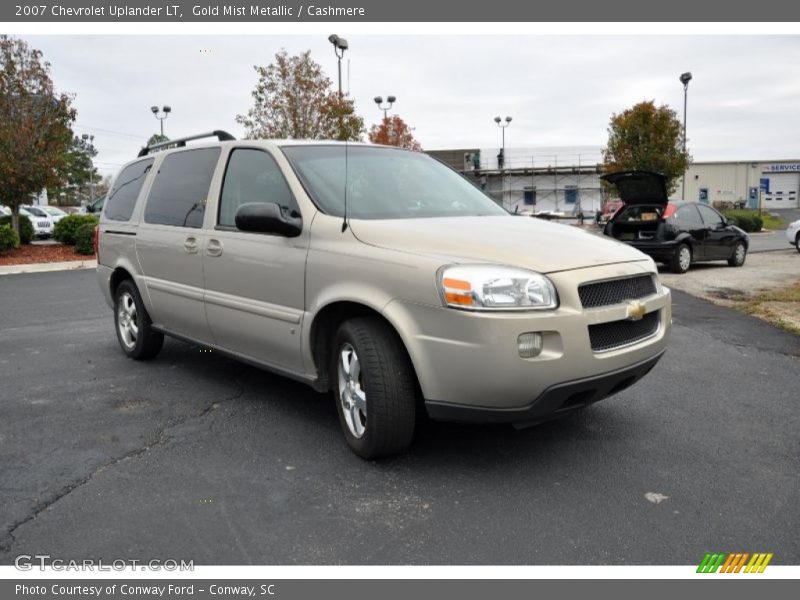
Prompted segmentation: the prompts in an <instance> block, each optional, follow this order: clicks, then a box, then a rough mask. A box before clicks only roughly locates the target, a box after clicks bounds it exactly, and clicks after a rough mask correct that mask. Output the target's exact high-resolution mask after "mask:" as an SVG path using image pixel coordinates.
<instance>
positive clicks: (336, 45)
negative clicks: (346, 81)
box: [328, 33, 349, 98]
mask: <svg viewBox="0 0 800 600" xmlns="http://www.w3.org/2000/svg"><path fill="white" fill-rule="evenodd" d="M328 41H329V42H330V43H331V44H333V51H334V53H335V54H336V59H337V60H338V62H339V97H340V98H341V97H342V57H344V51H345V50H347V49H348V48H349V46H348V45H347V40H346V39H344V38H341V37H339V36H338V35H336V34H335V33H332V34H331V35H329V36H328Z"/></svg>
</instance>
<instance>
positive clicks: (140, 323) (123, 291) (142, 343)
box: [114, 279, 164, 360]
mask: <svg viewBox="0 0 800 600" xmlns="http://www.w3.org/2000/svg"><path fill="white" fill-rule="evenodd" d="M131 304H132V307H133V311H134V312H131ZM126 315H127V316H128V319H129V322H133V324H134V325H135V327H136V329H137V330H138V331H137V332H136V335H135V337H133V336H131V334H130V330H129V329H128V328H126V327H125V324H124V321H123V326H120V321H121V320H123V319H125V318H126ZM152 325H153V322H152V321H151V320H150V315H148V314H147V309H145V307H144V302H142V296H141V294H139V290H138V288H137V287H136V284H135V283H133V281H131V280H130V279H126V280H125V281H123V282H122V283H120V284H119V287H117V291H116V293H115V294H114V330H115V331H116V332H117V341H119V346H120V348H122V351H123V352H124V353H125V354H126V355H127V356H128V357H130V358H133V359H134V360H147V359H149V358H153V357H155V356H156V355H157V354H158V353H159V352H160V351H161V347H162V346H163V345H164V334H162V333H159V332H157V331H154V330H153V327H152ZM126 331H128V333H124V332H126Z"/></svg>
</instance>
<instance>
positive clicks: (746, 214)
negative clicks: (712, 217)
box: [723, 210, 764, 232]
mask: <svg viewBox="0 0 800 600" xmlns="http://www.w3.org/2000/svg"><path fill="white" fill-rule="evenodd" d="M723 214H724V215H725V216H726V217H727V218H729V219H736V225H737V226H739V227H740V228H741V229H744V230H745V231H747V232H753V231H761V228H762V227H763V226H764V220H763V219H762V218H761V217H759V216H758V213H757V212H756V211H754V210H726V211H725V212H724V213H723Z"/></svg>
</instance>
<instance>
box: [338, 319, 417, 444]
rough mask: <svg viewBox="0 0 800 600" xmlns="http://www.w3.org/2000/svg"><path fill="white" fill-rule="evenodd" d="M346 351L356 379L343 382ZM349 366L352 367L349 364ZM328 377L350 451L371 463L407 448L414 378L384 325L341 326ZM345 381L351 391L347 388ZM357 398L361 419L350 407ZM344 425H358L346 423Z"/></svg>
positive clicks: (394, 335)
mask: <svg viewBox="0 0 800 600" xmlns="http://www.w3.org/2000/svg"><path fill="white" fill-rule="evenodd" d="M351 350H352V353H354V354H355V357H356V362H357V363H358V371H359V375H358V376H357V377H356V378H355V379H353V378H351V379H349V380H348V377H349V376H348V374H347V373H346V372H345V369H344V365H345V364H347V362H346V361H345V359H344V358H343V357H344V356H347V357H349V360H351V361H352V353H350V351H351ZM348 353H350V354H348ZM340 364H342V367H341V369H342V370H340ZM349 365H350V367H353V363H352V362H350V363H349ZM353 370H355V369H353ZM330 373H331V380H332V382H333V396H334V399H335V401H336V410H337V412H338V414H339V423H340V424H341V426H342V432H343V433H344V437H345V439H346V440H347V444H348V445H349V446H350V448H351V449H352V450H353V452H355V453H356V454H357V455H358V456H360V457H362V458H366V459H376V458H381V457H384V456H390V455H393V454H399V453H402V452H404V451H405V450H406V449H407V448H408V447H409V446H410V445H411V441H412V440H413V438H414V424H415V412H416V406H415V400H416V398H415V396H416V394H415V389H416V388H415V381H416V376H415V374H414V368H413V366H412V365H411V360H410V359H409V357H408V354H407V353H406V349H405V347H404V346H403V343H402V341H401V340H400V338H399V337H398V335H397V333H396V332H395V331H394V330H393V329H392V328H391V327H390V326H389V325H388V324H387V323H385V322H384V321H382V320H381V319H379V318H377V317H359V318H355V319H350V320H348V321H345V322H344V323H342V324H341V326H340V327H339V330H338V331H337V332H336V336H335V337H334V343H333V351H332V356H331V371H330ZM348 381H349V382H350V384H351V385H352V387H348ZM358 394H360V396H359V397H360V398H361V399H362V400H361V402H362V404H363V406H364V412H363V414H362V413H361V412H360V409H359V408H357V407H356V406H355V405H356V404H357V402H356V400H355V398H354V397H355V396H356V395H358ZM343 395H344V396H345V401H343V400H342V397H343ZM346 405H349V406H350V407H351V408H350V409H347V408H346ZM346 412H347V415H349V417H348V416H347V415H346ZM348 420H350V422H351V423H353V421H354V420H357V422H356V423H355V424H348ZM359 426H360V427H361V428H362V429H361V432H360V435H358V433H359V432H358V428H359Z"/></svg>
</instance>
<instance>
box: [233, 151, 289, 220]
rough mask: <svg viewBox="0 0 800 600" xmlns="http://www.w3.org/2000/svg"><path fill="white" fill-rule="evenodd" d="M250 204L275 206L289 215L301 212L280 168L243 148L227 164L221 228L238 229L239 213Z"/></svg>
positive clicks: (267, 159)
mask: <svg viewBox="0 0 800 600" xmlns="http://www.w3.org/2000/svg"><path fill="white" fill-rule="evenodd" d="M247 202H274V203H275V204H277V205H278V206H280V207H281V208H282V209H283V210H284V211H285V212H287V213H295V214H297V215H299V209H298V207H297V203H296V202H295V199H294V196H293V195H292V192H291V190H290V189H289V185H288V184H287V183H286V179H284V177H283V173H281V170H280V167H278V164H277V163H276V162H275V159H273V158H272V156H270V155H269V154H267V153H266V152H263V151H261V150H251V149H248V148H243V149H239V150H234V151H233V152H232V153H231V157H230V159H229V160H228V168H227V169H226V171H225V181H224V182H223V184H222V194H221V196H220V202H219V224H220V225H225V226H229V227H234V226H235V220H234V218H235V216H236V211H237V210H238V209H239V207H240V206H241V205H242V204H245V203H247Z"/></svg>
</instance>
